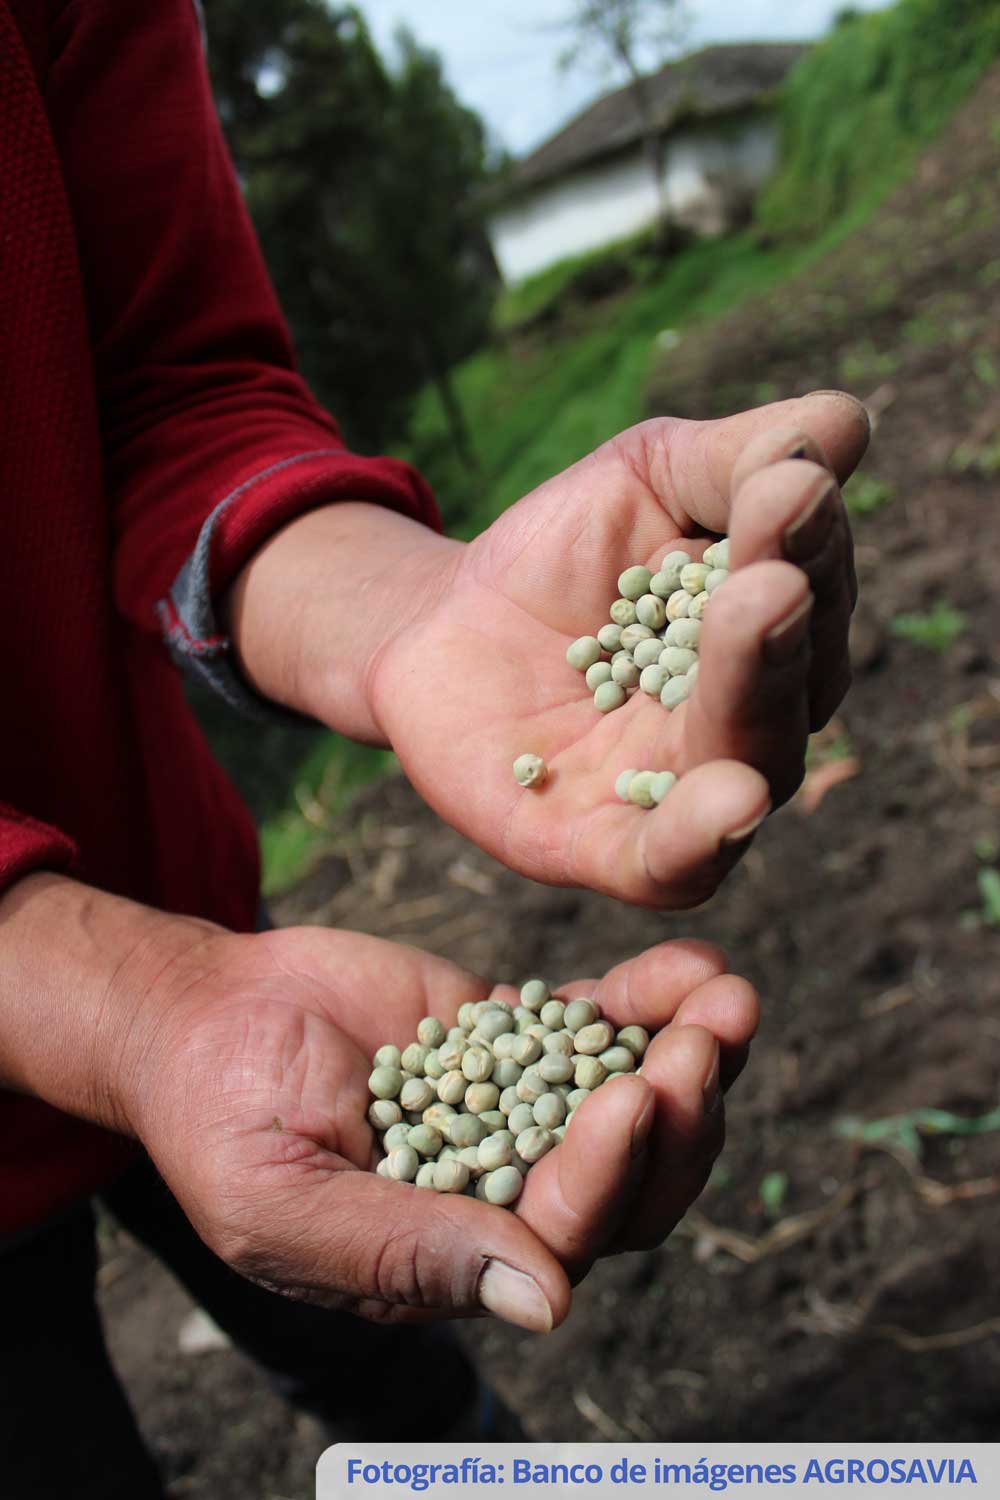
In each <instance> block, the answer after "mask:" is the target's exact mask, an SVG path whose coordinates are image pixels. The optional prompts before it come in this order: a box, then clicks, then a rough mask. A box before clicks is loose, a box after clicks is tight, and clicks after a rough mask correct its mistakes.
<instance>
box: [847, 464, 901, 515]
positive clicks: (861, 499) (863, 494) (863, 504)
mask: <svg viewBox="0 0 1000 1500" xmlns="http://www.w3.org/2000/svg"><path fill="white" fill-rule="evenodd" d="M895 498H896V491H895V490H894V489H893V487H892V485H891V484H889V483H888V481H887V480H885V479H875V478H874V477H873V476H872V475H871V474H855V475H854V478H853V479H850V480H848V482H847V484H846V485H845V486H844V504H845V505H846V506H847V510H848V513H849V514H850V515H852V516H870V515H873V514H874V513H875V511H877V510H881V509H882V508H883V507H884V506H886V505H889V504H891V502H892V501H893V500H895Z"/></svg>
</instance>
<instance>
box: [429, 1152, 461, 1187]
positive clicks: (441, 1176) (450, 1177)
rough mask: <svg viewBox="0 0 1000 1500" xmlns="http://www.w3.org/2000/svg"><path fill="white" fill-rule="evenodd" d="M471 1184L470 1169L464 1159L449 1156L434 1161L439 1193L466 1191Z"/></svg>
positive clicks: (435, 1180)
mask: <svg viewBox="0 0 1000 1500" xmlns="http://www.w3.org/2000/svg"><path fill="white" fill-rule="evenodd" d="M468 1186H469V1169H468V1167H467V1166H466V1165H465V1162H464V1161H458V1160H456V1158H455V1157H449V1158H448V1160H447V1161H441V1160H438V1161H436V1162H435V1163H434V1188H435V1191H436V1192H438V1193H464V1192H465V1189H466V1188H467V1187H468Z"/></svg>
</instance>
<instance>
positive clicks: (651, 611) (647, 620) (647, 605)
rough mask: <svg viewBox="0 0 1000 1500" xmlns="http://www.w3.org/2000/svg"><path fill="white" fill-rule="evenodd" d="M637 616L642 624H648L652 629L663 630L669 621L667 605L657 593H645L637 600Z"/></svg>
mask: <svg viewBox="0 0 1000 1500" xmlns="http://www.w3.org/2000/svg"><path fill="white" fill-rule="evenodd" d="M635 616H636V619H637V620H638V622H639V624H640V625H648V626H649V628H650V630H662V629H663V627H664V625H665V624H666V622H667V610H666V606H665V604H664V603H663V600H662V599H659V598H657V596H656V595H655V594H643V596H642V598H641V599H637V600H636V605H635Z"/></svg>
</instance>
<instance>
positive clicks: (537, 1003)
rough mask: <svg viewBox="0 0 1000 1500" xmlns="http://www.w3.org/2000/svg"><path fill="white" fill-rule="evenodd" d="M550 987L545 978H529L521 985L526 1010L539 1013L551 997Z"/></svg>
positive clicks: (522, 1002) (522, 1000)
mask: <svg viewBox="0 0 1000 1500" xmlns="http://www.w3.org/2000/svg"><path fill="white" fill-rule="evenodd" d="M549 993H550V991H549V987H548V985H547V984H546V983H545V980H544V979H529V980H527V981H526V982H525V983H524V984H522V986H521V1004H522V1005H523V1006H524V1008H525V1010H530V1011H534V1012H535V1014H536V1015H537V1014H538V1012H539V1011H540V1010H541V1008H542V1006H543V1005H544V1004H545V1002H546V1000H547V999H548V998H549Z"/></svg>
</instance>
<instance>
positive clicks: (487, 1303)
mask: <svg viewBox="0 0 1000 1500" xmlns="http://www.w3.org/2000/svg"><path fill="white" fill-rule="evenodd" d="M479 1301H480V1304H481V1305H482V1306H483V1307H485V1308H486V1311H487V1312H491V1313H492V1314H493V1316H494V1317H496V1318H502V1319H503V1321H504V1322H505V1323H513V1324H514V1325H515V1327H517V1328H527V1329H530V1331H531V1332H532V1333H551V1331H552V1321H553V1320H552V1309H551V1307H550V1306H549V1303H548V1299H547V1297H546V1296H545V1293H544V1292H543V1291H542V1289H541V1287H540V1286H539V1285H538V1282H537V1281H533V1280H532V1278H531V1277H530V1276H528V1275H526V1274H525V1272H524V1271H516V1270H515V1269H514V1267H513V1266H509V1265H507V1263H506V1261H503V1260H488V1261H487V1262H486V1265H485V1266H484V1267H483V1274H482V1275H481V1276H480V1278H479Z"/></svg>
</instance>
